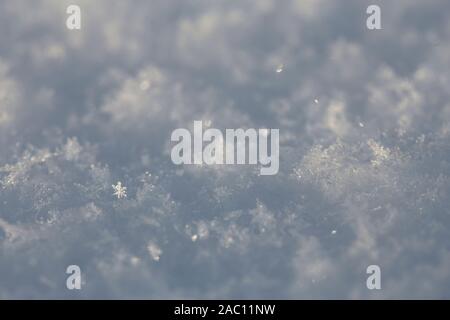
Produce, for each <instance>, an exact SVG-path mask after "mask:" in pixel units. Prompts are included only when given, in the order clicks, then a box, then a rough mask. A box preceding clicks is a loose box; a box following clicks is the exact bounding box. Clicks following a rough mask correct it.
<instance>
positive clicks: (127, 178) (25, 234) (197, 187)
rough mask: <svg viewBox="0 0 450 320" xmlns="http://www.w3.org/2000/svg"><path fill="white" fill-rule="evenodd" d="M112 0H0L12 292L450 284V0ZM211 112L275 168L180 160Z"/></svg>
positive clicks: (431, 291) (275, 294)
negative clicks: (371, 17)
mask: <svg viewBox="0 0 450 320" xmlns="http://www.w3.org/2000/svg"><path fill="white" fill-rule="evenodd" d="M111 1H112V0H98V1H84V2H81V7H82V8H81V9H82V15H83V21H86V23H83V25H82V29H81V30H79V31H76V32H75V31H74V32H72V31H70V30H67V29H66V28H65V24H64V20H65V18H66V13H65V12H66V10H65V9H66V5H68V4H67V3H66V2H65V1H53V0H39V1H37V2H39V3H36V5H33V6H30V4H29V1H2V2H0V30H1V31H0V40H1V42H2V46H1V47H0V150H1V152H0V298H75V297H76V298H159V299H162V298H191V299H196V298H224V299H226V298H294V299H296V298H310V299H311V298H353V299H361V298H392V299H398V298H450V288H449V286H448V283H449V282H450V252H449V249H448V243H449V241H450V234H449V232H448V230H449V228H450V219H449V209H448V208H449V207H450V176H449V172H450V145H449V141H450V139H449V138H450V104H449V101H450V99H449V98H450V91H449V90H448V88H450V74H449V72H448V70H450V60H449V56H450V55H449V52H450V46H449V44H448V43H449V41H448V39H450V22H449V20H448V17H447V15H446V13H447V12H448V11H449V9H450V3H447V2H445V1H438V0H430V1H427V2H426V3H425V2H423V1H420V0H399V1H395V2H392V1H391V2H386V3H384V2H383V3H382V4H381V8H382V15H381V17H382V19H383V32H378V31H376V30H375V31H369V30H367V29H366V26H365V21H364V17H365V9H366V8H365V4H364V3H363V2H361V1H359V0H350V1H345V2H341V1H283V2H278V1H275V0H267V1H261V3H259V1H258V5H256V6H255V1H253V0H252V1H250V0H243V1H238V2H236V1H235V2H232V3H230V1H226V0H219V1H214V2H206V1H181V0H180V1H175V0H170V1H167V0H156V1H152V2H145V3H144V2H139V1H130V2H122V1H118V0H114V2H115V1H117V4H116V5H111ZM119 2H120V3H119ZM377 2H379V1H377V0H376V1H374V2H373V4H376V3H377ZM371 4H372V3H371ZM358 12H359V14H358ZM405 12H407V13H408V14H407V15H405ZM417 17H421V18H420V21H416V20H417V19H418V18H417ZM88 22H89V23H88ZM432 44H433V45H432ZM437 44H438V45H437ZM280 62H282V64H281V63H280ZM278 70H279V71H278ZM280 73H281V74H280ZM194 120H198V121H200V120H204V121H205V124H208V126H211V127H214V128H219V129H220V130H224V129H226V128H230V129H235V128H255V129H263V130H267V129H271V128H275V129H280V131H279V132H280V170H279V172H278V174H277V175H275V176H270V177H268V176H260V175H258V172H259V169H258V168H257V167H253V166H246V165H242V166H233V165H230V166H207V165H203V166H175V165H173V164H172V162H171V160H170V150H171V144H170V134H171V132H172V131H173V130H174V129H176V128H190V126H191V125H192V124H193V121H194ZM265 128H267V129H265ZM263 132H266V131H263ZM71 264H76V265H79V266H80V268H81V272H82V274H83V275H84V276H85V277H84V278H83V279H85V281H84V282H83V284H82V289H81V290H80V291H79V292H76V293H74V292H72V291H69V290H67V288H66V286H65V276H66V275H65V270H66V267H67V266H68V265H71ZM372 264H376V265H379V266H380V267H381V273H382V290H379V291H377V290H367V288H366V286H365V283H366V274H365V270H366V268H367V266H369V265H372Z"/></svg>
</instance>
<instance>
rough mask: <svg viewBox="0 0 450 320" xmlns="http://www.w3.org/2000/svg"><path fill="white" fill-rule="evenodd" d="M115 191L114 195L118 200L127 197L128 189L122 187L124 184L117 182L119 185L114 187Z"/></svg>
mask: <svg viewBox="0 0 450 320" xmlns="http://www.w3.org/2000/svg"><path fill="white" fill-rule="evenodd" d="M112 187H113V189H114V191H115V192H114V193H113V195H115V196H117V199H122V198H126V197H127V188H126V187H122V182H120V181H119V182H117V185H112Z"/></svg>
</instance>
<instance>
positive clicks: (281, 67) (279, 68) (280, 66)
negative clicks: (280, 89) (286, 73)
mask: <svg viewBox="0 0 450 320" xmlns="http://www.w3.org/2000/svg"><path fill="white" fill-rule="evenodd" d="M283 69H284V65H283V64H279V65H278V67H277V70H276V71H277V73H280V72H283Z"/></svg>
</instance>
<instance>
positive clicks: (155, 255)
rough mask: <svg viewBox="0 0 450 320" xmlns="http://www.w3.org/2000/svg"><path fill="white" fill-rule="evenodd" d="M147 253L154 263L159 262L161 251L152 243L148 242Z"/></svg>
mask: <svg viewBox="0 0 450 320" xmlns="http://www.w3.org/2000/svg"><path fill="white" fill-rule="evenodd" d="M147 251H148V253H149V254H150V257H151V258H152V259H153V260H155V261H159V259H160V257H161V253H162V250H161V249H160V248H159V247H158V246H157V245H156V244H154V243H152V242H150V243H149V244H148V245H147Z"/></svg>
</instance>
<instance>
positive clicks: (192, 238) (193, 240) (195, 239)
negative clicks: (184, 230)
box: [191, 234, 198, 242]
mask: <svg viewBox="0 0 450 320" xmlns="http://www.w3.org/2000/svg"><path fill="white" fill-rule="evenodd" d="M197 239H198V235H196V234H194V235H193V236H192V237H191V240H192V242H195V241H197Z"/></svg>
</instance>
